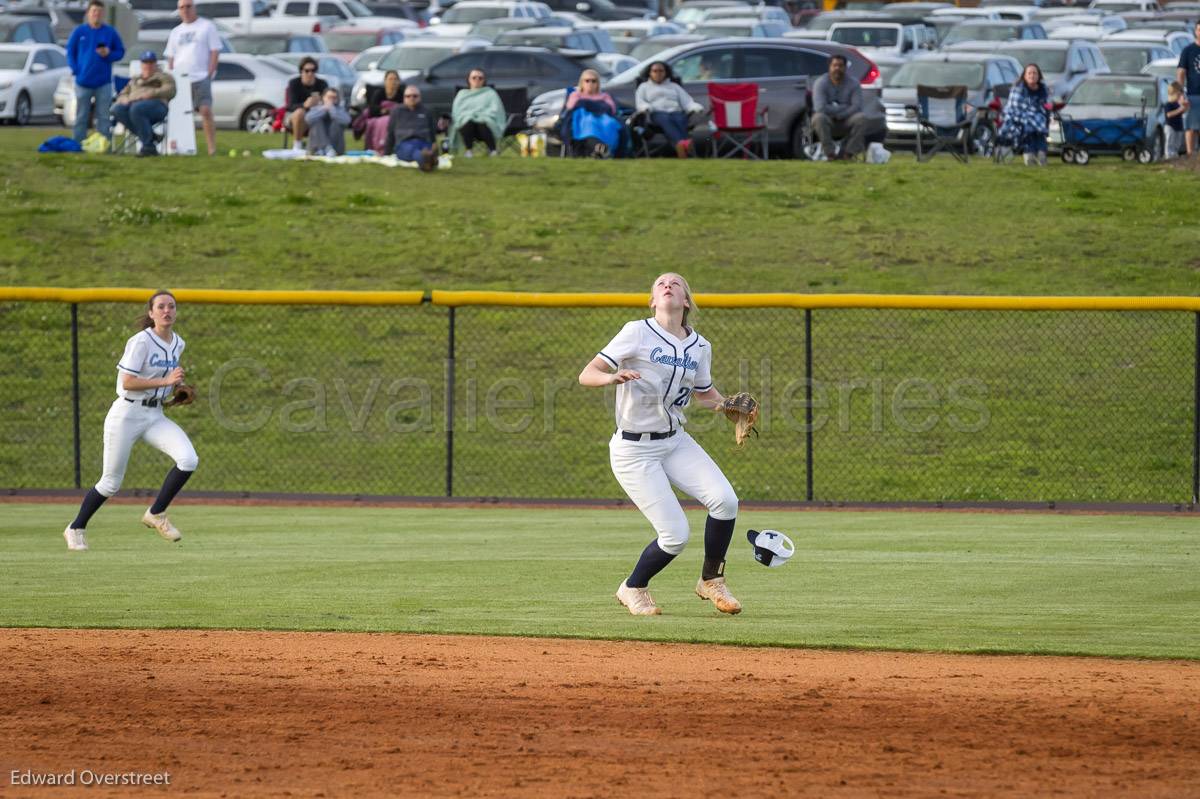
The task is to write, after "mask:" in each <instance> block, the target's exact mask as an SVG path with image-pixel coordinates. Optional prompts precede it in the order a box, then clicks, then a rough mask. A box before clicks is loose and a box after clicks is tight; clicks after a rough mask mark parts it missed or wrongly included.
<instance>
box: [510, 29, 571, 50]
mask: <svg viewBox="0 0 1200 799" xmlns="http://www.w3.org/2000/svg"><path fill="white" fill-rule="evenodd" d="M496 44H516V45H526V46H528V47H549V48H551V49H557V48H559V47H562V46H563V37H562V36H560V35H559V34H557V33H526V32H525V31H521V30H515V31H508V32H507V33H502V34H500V35H499V36H497V37H496Z"/></svg>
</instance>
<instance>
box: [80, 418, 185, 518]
mask: <svg viewBox="0 0 1200 799" xmlns="http://www.w3.org/2000/svg"><path fill="white" fill-rule="evenodd" d="M139 438H140V439H143V440H145V442H146V443H147V444H149V445H150V446H152V447H154V448H155V449H156V450H158V451H159V452H163V453H166V454H167V455H169V456H170V457H171V458H172V459H173V460H174V461H175V466H176V467H177V468H178V469H179V470H180V471H183V472H194V471H196V467H197V466H198V465H199V463H200V459H199V458H197V457H196V450H195V449H194V448H193V447H192V442H191V441H190V440H189V439H188V437H187V433H185V432H183V428H181V427H180V426H179V425H177V424H175V423H174V422H172V421H171V420H170V419H168V418H167V417H166V415H165V414H164V413H163V412H162V406H161V405H160V406H158V407H156V408H147V407H146V406H145V405H142V404H141V403H140V402H127V401H126V400H124V399H122V398H121V397H117V401H116V402H114V403H113V404H112V407H111V408H109V410H108V416H106V417H104V474H103V475H102V476H101V477H100V482H98V483H96V490H97V491H99V492H100V493H101V494H103V495H104V496H106V497H111V496H112V495H113V494H115V493H117V491H119V490H120V488H121V481H122V480H124V479H125V468H126V467H127V466H128V465H129V451H130V450H131V449H133V444H134V442H135V441H137V440H138V439H139Z"/></svg>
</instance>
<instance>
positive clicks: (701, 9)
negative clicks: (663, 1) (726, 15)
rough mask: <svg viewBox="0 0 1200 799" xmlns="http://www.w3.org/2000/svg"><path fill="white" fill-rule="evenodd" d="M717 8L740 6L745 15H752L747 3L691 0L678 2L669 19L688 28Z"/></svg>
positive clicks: (752, 10)
mask: <svg viewBox="0 0 1200 799" xmlns="http://www.w3.org/2000/svg"><path fill="white" fill-rule="evenodd" d="M717 8H740V9H742V11H744V12H746V16H754V6H752V5H750V4H749V3H739V2H730V1H729V0H691V2H685V3H680V4H679V5H678V6H677V7H676V8H675V13H674V14H672V15H671V21H672V22H674V23H675V24H676V25H680V26H682V27H684V28H686V29H688V30H690V29H692V28H694V27H696V26H697V25H699V24H700V23H701V22H703V21H704V20H706V19H708V15H709V14H710V13H711V12H712V11H713V10H714V9H717Z"/></svg>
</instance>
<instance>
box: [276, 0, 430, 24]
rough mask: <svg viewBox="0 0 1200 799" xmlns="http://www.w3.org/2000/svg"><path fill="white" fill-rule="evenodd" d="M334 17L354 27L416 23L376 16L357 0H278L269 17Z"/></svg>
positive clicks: (340, 22)
mask: <svg viewBox="0 0 1200 799" xmlns="http://www.w3.org/2000/svg"><path fill="white" fill-rule="evenodd" d="M312 16H317V17H322V18H324V17H334V18H335V20H334V22H335V24H336V25H338V26H343V27H344V26H351V27H355V28H407V27H412V28H414V29H415V28H416V27H417V23H415V22H413V21H412V20H407V19H400V18H398V17H377V16H375V15H373V14H372V13H371V10H370V9H369V8H367V7H366V6H364V5H363V4H362V3H361V2H359V0H279V2H278V3H276V4H275V11H274V12H273V13H272V14H271V19H289V18H292V17H312Z"/></svg>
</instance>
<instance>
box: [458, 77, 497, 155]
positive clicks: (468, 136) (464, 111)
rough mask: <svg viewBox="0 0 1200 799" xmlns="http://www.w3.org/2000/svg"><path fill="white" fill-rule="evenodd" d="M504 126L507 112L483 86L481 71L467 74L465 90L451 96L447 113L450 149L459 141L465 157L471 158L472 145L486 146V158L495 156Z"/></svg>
mask: <svg viewBox="0 0 1200 799" xmlns="http://www.w3.org/2000/svg"><path fill="white" fill-rule="evenodd" d="M507 124H508V112H507V111H505V110H504V103H502V102H501V101H500V95H499V94H497V93H496V90H495V89H493V88H492V87H491V86H488V85H487V76H486V75H484V73H483V70H482V69H473V70H471V71H470V72H469V73H468V74H467V88H465V89H462V90H461V91H459V93H458V94H456V95H454V105H453V106H452V107H451V109H450V133H449V135H448V137H447V138H448V139H449V141H450V145H449V146H450V149H454V146H455V141H456V139H458V138H460V137H461V138H462V146H463V147H464V148H465V149H466V156H467V158H470V157H471V156H472V154H473V152H472V150H473V148H474V147H475V142H477V141H481V142H483V143H484V144H486V145H487V148H488V155H495V154H496V142H498V141H500V139H501V137H503V136H504V128H505V127H506V126H507Z"/></svg>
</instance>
